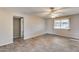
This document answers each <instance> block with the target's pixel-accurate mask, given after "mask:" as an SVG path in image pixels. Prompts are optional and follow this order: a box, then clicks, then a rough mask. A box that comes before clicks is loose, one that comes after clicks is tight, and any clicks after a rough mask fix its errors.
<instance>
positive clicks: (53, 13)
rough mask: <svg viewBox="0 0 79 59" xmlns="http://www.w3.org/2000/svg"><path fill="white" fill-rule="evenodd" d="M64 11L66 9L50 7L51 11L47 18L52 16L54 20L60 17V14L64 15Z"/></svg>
mask: <svg viewBox="0 0 79 59" xmlns="http://www.w3.org/2000/svg"><path fill="white" fill-rule="evenodd" d="M63 9H65V7H50V8H49V10H50V11H49V13H48V15H47V16H51V17H52V18H54V17H56V16H58V14H59V13H62V12H63Z"/></svg>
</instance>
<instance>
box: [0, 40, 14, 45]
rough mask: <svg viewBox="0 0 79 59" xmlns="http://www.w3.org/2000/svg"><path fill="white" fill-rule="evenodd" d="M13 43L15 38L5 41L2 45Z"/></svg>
mask: <svg viewBox="0 0 79 59" xmlns="http://www.w3.org/2000/svg"><path fill="white" fill-rule="evenodd" d="M11 43H13V40H10V41H7V42H4V43H0V46H4V45H8V44H11Z"/></svg>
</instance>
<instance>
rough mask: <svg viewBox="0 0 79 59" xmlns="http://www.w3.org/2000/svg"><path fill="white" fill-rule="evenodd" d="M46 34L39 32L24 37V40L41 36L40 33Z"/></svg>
mask: <svg viewBox="0 0 79 59" xmlns="http://www.w3.org/2000/svg"><path fill="white" fill-rule="evenodd" d="M44 34H45V33H38V34H34V35H30V36H27V37H24V40H27V39H30V38H34V37H37V36H40V35H44Z"/></svg>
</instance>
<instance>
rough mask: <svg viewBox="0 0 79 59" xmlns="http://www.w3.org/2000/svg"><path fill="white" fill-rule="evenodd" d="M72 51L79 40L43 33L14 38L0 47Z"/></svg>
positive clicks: (0, 50)
mask: <svg viewBox="0 0 79 59" xmlns="http://www.w3.org/2000/svg"><path fill="white" fill-rule="evenodd" d="M57 51H58V52H74V51H79V40H75V39H69V38H65V37H60V36H55V35H50V34H45V35H41V36H38V37H35V38H31V39H29V40H28V39H27V40H20V39H18V41H17V40H16V41H15V42H14V43H13V44H8V45H5V46H1V47H0V52H57Z"/></svg>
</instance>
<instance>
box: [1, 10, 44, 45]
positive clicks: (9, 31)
mask: <svg viewBox="0 0 79 59" xmlns="http://www.w3.org/2000/svg"><path fill="white" fill-rule="evenodd" d="M13 16H21V17H24V38H25V39H28V38H31V37H34V36H37V35H41V34H43V33H44V27H45V26H44V20H42V19H41V18H38V17H36V19H32V18H31V16H32V15H27V14H26V15H25V14H22V13H16V12H9V11H6V10H1V9H0V46H2V45H6V44H10V43H13Z"/></svg>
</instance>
